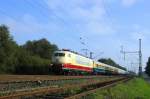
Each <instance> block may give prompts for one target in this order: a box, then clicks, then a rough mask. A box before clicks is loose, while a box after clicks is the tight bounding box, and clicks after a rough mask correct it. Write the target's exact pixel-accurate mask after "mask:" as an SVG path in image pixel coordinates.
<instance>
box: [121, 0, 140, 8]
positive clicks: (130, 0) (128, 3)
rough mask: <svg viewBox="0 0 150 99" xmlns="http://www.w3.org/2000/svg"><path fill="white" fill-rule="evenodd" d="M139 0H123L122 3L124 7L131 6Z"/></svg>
mask: <svg viewBox="0 0 150 99" xmlns="http://www.w3.org/2000/svg"><path fill="white" fill-rule="evenodd" d="M137 1H138V0H122V5H123V6H124V7H130V6H132V5H134V4H135V3H136V2H137Z"/></svg>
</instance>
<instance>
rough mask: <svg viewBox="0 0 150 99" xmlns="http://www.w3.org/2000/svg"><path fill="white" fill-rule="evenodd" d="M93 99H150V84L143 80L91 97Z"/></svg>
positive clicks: (139, 79)
mask: <svg viewBox="0 0 150 99" xmlns="http://www.w3.org/2000/svg"><path fill="white" fill-rule="evenodd" d="M89 97H90V98H91V99H150V84H149V83H148V82H146V81H144V80H143V79H141V78H135V79H133V80H131V81H129V82H127V83H123V84H119V85H117V86H115V87H112V88H110V89H105V90H100V91H97V92H96V93H94V94H91V95H89Z"/></svg>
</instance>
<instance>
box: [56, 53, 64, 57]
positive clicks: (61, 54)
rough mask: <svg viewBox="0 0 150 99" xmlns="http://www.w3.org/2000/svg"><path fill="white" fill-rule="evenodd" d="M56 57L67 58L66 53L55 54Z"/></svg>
mask: <svg viewBox="0 0 150 99" xmlns="http://www.w3.org/2000/svg"><path fill="white" fill-rule="evenodd" d="M54 56H61V57H63V56H65V53H55V54H54Z"/></svg>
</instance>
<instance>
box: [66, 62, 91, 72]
mask: <svg viewBox="0 0 150 99" xmlns="http://www.w3.org/2000/svg"><path fill="white" fill-rule="evenodd" d="M63 69H74V70H81V71H86V72H92V71H93V68H90V67H84V66H81V65H73V64H64V66H63Z"/></svg>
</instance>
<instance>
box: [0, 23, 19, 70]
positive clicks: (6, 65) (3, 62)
mask: <svg viewBox="0 0 150 99" xmlns="http://www.w3.org/2000/svg"><path fill="white" fill-rule="evenodd" d="M16 49H17V44H16V43H15V42H14V41H13V38H12V37H11V36H10V34H9V30H8V27H6V26H5V25H0V72H1V73H2V72H13V71H14V68H13V66H14V65H15V63H16V58H15V54H16V52H17V51H16Z"/></svg>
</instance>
